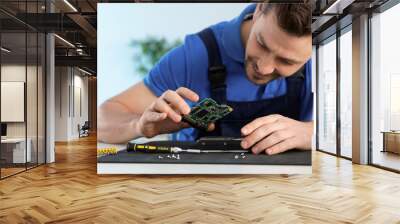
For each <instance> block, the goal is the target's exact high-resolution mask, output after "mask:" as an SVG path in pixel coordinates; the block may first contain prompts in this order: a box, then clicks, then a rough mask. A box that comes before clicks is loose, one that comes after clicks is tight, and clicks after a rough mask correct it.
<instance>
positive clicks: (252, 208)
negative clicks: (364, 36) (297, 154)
mask: <svg viewBox="0 0 400 224" xmlns="http://www.w3.org/2000/svg"><path fill="white" fill-rule="evenodd" d="M399 199H400V175H399V174H396V173H392V172H388V171H384V170H381V169H378V168H375V167H370V166H361V165H354V164H352V163H351V162H350V161H348V160H343V159H339V158H336V157H333V156H330V155H327V154H324V153H321V152H314V153H313V174H312V175H216V176H209V175H181V176H173V175H153V176H152V175H104V176H99V175H97V174H96V139H95V137H93V136H92V137H88V138H82V139H81V140H80V141H74V142H69V143H58V144H57V145H56V163H54V164H49V165H45V166H41V167H38V168H35V169H32V170H29V171H27V172H25V173H21V174H18V175H16V176H13V177H10V178H7V179H5V180H2V181H0V202H1V203H0V223H45V222H46V223H400V212H399V211H400V200H399Z"/></svg>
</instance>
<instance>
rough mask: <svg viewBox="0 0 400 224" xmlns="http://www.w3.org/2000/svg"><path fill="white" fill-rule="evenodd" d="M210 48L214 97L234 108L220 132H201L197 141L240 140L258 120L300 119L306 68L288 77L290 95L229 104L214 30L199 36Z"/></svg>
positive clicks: (209, 72)
mask: <svg viewBox="0 0 400 224" xmlns="http://www.w3.org/2000/svg"><path fill="white" fill-rule="evenodd" d="M198 35H199V36H200V39H201V40H202V41H203V43H204V45H205V46H206V49H207V53H208V62H209V67H208V80H209V81H210V84H211V90H210V91H211V98H213V99H214V100H216V101H217V102H218V103H220V104H227V105H229V106H231V107H232V108H233V112H231V113H230V114H228V115H227V116H226V117H224V118H222V119H221V120H219V121H217V123H216V124H215V125H216V129H215V130H214V131H212V132H205V131H199V134H198V136H197V138H200V137H205V136H224V137H240V136H241V132H240V130H241V128H242V127H243V126H244V125H246V124H248V123H250V122H251V121H253V120H255V119H256V118H259V117H263V116H267V115H271V114H280V115H282V116H285V117H289V118H292V119H295V120H299V114H300V96H301V90H302V87H303V83H304V67H303V68H302V69H300V70H299V71H298V72H296V74H294V75H292V76H290V77H288V78H285V80H286V82H287V92H286V94H285V95H282V96H279V97H275V98H272V99H264V100H258V101H250V102H238V101H227V97H226V88H227V86H226V84H225V78H226V75H227V74H226V69H225V66H224V65H223V64H222V60H221V56H220V52H219V48H218V43H217V41H216V39H215V36H214V33H213V31H212V30H211V29H210V28H207V29H204V30H202V31H201V32H199V33H198Z"/></svg>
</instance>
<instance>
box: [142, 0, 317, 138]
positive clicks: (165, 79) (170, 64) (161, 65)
mask: <svg viewBox="0 0 400 224" xmlns="http://www.w3.org/2000/svg"><path fill="white" fill-rule="evenodd" d="M255 8H256V5H255V4H252V5H250V6H248V7H246V8H245V9H244V10H243V12H242V13H241V14H240V15H239V16H238V17H236V18H234V19H232V20H230V21H224V22H220V23H218V24H215V25H212V26H210V28H211V29H212V30H213V31H214V35H215V37H216V40H217V42H218V45H219V50H220V53H221V58H222V62H223V64H224V65H225V67H226V70H227V77H226V85H227V100H229V101H255V100H262V99H271V98H274V97H278V96H282V95H284V94H286V82H285V79H284V78H283V77H281V78H278V79H275V80H272V81H270V82H269V83H267V84H266V86H265V88H264V86H262V85H256V84H254V83H252V82H251V81H250V80H249V79H248V78H247V75H246V72H245V68H244V58H245V49H244V47H243V44H242V41H241V36H240V26H241V23H242V21H243V19H244V17H245V16H246V15H247V14H249V13H253V12H254V10H255ZM304 75H305V81H304V85H303V90H302V93H301V94H302V96H301V103H300V105H301V108H300V120H301V121H310V120H312V113H313V95H312V87H311V60H309V61H308V62H307V63H306V64H305V74H304ZM144 84H145V85H146V86H147V87H148V88H149V89H150V90H151V91H152V92H153V93H154V94H155V95H156V96H160V95H162V93H163V92H165V91H166V90H168V89H171V90H176V89H178V88H179V87H182V86H183V87H186V88H189V89H191V90H193V91H194V92H196V93H197V94H198V95H199V96H200V99H203V98H206V97H210V83H209V81H208V55H207V49H206V48H205V45H204V44H203V42H202V41H201V39H200V37H199V36H198V35H196V34H190V35H187V36H186V37H185V40H184V43H183V44H182V45H181V46H178V47H176V48H174V49H172V50H171V51H170V52H168V53H167V54H165V55H164V56H163V57H162V58H161V59H160V61H159V62H158V63H157V64H156V65H155V66H154V67H153V68H152V69H151V71H150V72H149V74H148V75H147V76H146V77H145V78H144ZM260 91H262V92H261V94H260ZM187 102H188V103H189V105H190V106H193V105H194V103H192V102H190V101H187ZM196 136H197V131H196V130H195V129H193V128H188V129H184V130H181V131H179V132H177V133H175V134H174V139H175V140H180V141H189V140H194V139H195V137H196Z"/></svg>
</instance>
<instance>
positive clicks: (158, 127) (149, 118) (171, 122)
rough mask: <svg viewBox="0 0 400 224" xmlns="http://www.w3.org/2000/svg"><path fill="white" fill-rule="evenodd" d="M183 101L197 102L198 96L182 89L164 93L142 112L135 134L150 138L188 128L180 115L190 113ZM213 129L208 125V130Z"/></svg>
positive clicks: (186, 89)
mask: <svg viewBox="0 0 400 224" xmlns="http://www.w3.org/2000/svg"><path fill="white" fill-rule="evenodd" d="M184 99H188V100H190V101H192V102H197V101H198V100H199V96H198V95H197V94H196V93H195V92H193V91H192V90H190V89H188V88H184V87H180V88H179V89H177V90H176V91H172V90H167V91H165V92H164V93H163V94H162V95H161V96H160V97H158V98H157V99H156V100H155V101H154V102H153V103H152V104H151V105H150V106H149V107H148V108H147V109H146V110H145V111H144V113H143V114H142V116H141V117H140V119H139V121H138V122H137V123H136V128H137V132H138V133H140V135H142V136H145V137H148V138H150V137H154V136H156V135H158V134H164V133H171V132H175V131H179V130H180V129H183V128H188V127H190V126H189V124H187V123H185V122H182V115H186V114H189V113H190V107H189V105H188V104H187V103H186V102H185V100H184ZM213 128H214V125H212V126H211V125H210V130H212V129H213Z"/></svg>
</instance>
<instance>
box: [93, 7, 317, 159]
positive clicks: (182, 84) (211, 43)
mask: <svg viewBox="0 0 400 224" xmlns="http://www.w3.org/2000/svg"><path fill="white" fill-rule="evenodd" d="M311 42H312V37H311V6H310V4H308V3H307V2H306V3H305V4H269V3H258V4H252V5H250V6H248V7H246V8H245V9H244V10H243V11H242V13H241V14H240V15H239V16H238V17H236V18H234V19H232V20H230V21H226V22H221V23H218V24H215V25H212V26H210V27H208V28H206V29H204V30H203V31H201V32H199V33H196V34H191V35H187V36H186V37H185V41H184V43H183V44H182V45H180V46H178V47H176V48H174V49H172V50H171V51H169V52H168V53H167V54H165V55H164V56H163V57H162V58H161V59H160V61H159V62H158V63H157V64H156V65H155V66H154V67H153V69H152V70H151V71H150V72H149V74H148V75H147V76H146V77H145V78H144V80H143V81H142V82H139V83H137V84H135V85H133V86H132V87H130V88H128V89H127V90H125V91H123V92H122V93H120V94H119V95H117V96H115V97H113V98H111V99H109V100H107V101H106V102H105V103H103V104H102V105H101V106H100V108H99V113H98V116H99V126H98V138H99V140H100V141H105V142H110V143H124V142H127V141H129V140H131V139H134V138H137V137H142V136H145V137H153V136H156V135H159V134H163V133H174V135H173V136H174V138H175V140H182V141H185V140H195V139H197V138H199V137H202V136H210V135H214V136H232V137H239V136H241V137H242V138H243V140H242V141H241V145H242V147H243V148H245V149H249V150H251V151H252V152H253V153H255V154H258V153H267V154H276V153H280V152H283V151H286V150H289V149H293V148H298V149H304V150H309V149H311V141H312V134H313V118H312V112H313V96H312V90H311V61H310V57H311V53H312V48H311ZM206 97H211V98H213V99H215V100H217V102H219V103H225V104H228V105H230V106H231V107H233V109H234V111H233V112H232V113H231V114H229V115H228V116H227V117H225V118H223V119H222V120H220V121H218V122H217V123H215V124H212V125H210V126H209V129H208V131H207V132H206V131H200V130H197V129H194V128H190V126H189V125H188V124H187V123H185V122H183V121H182V115H185V114H188V113H189V112H190V106H192V105H194V103H195V102H197V101H199V100H200V99H203V98H206Z"/></svg>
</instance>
